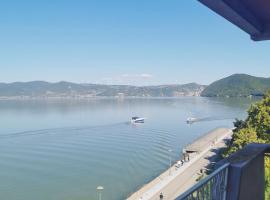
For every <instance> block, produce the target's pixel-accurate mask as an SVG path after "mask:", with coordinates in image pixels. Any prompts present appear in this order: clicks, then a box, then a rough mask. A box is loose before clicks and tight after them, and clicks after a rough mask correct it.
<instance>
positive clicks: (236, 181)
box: [219, 144, 270, 200]
mask: <svg viewBox="0 0 270 200" xmlns="http://www.w3.org/2000/svg"><path fill="white" fill-rule="evenodd" d="M269 151H270V145H268V144H249V145H247V146H246V147H244V148H243V149H242V150H240V151H238V152H236V153H235V154H233V155H232V156H230V157H229V158H227V159H225V160H224V161H222V162H221V163H219V164H224V163H229V164H230V166H229V173H228V183H227V195H226V200H254V199H256V200H264V190H265V180H264V175H265V172H264V155H265V153H266V152H269Z"/></svg>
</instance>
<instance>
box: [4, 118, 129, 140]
mask: <svg viewBox="0 0 270 200" xmlns="http://www.w3.org/2000/svg"><path fill="white" fill-rule="evenodd" d="M129 123H130V122H126V121H125V122H118V123H112V124H105V125H97V126H79V127H76V126H74V127H57V128H48V129H37V130H26V131H20V132H13V133H7V134H0V138H12V137H20V136H34V135H43V134H57V133H63V132H70V131H81V130H94V129H100V128H106V127H108V128H109V127H115V126H120V125H125V124H129Z"/></svg>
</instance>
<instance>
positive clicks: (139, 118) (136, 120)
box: [131, 117, 145, 123]
mask: <svg viewBox="0 0 270 200" xmlns="http://www.w3.org/2000/svg"><path fill="white" fill-rule="evenodd" d="M144 119H145V118H142V117H132V118H131V123H144Z"/></svg>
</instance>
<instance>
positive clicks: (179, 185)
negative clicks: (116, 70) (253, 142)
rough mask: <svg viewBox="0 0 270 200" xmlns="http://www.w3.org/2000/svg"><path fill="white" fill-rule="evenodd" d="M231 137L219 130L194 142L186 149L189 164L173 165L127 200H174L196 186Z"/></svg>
mask: <svg viewBox="0 0 270 200" xmlns="http://www.w3.org/2000/svg"><path fill="white" fill-rule="evenodd" d="M231 136H232V130H231V129H226V128H219V129H215V130H213V131H211V132H209V133H207V134H205V135H204V136H202V137H200V138H199V139H197V140H195V141H194V142H193V143H192V144H190V145H188V146H187V148H186V152H188V154H189V160H186V161H185V162H184V163H183V165H182V164H180V165H178V164H177V163H175V164H174V165H172V167H171V168H169V169H168V170H166V171H165V172H163V173H162V174H161V175H160V176H158V177H157V178H155V179H154V180H153V181H151V182H149V183H148V184H146V185H145V186H143V187H142V188H141V189H139V190H138V191H136V192H135V193H133V194H132V195H131V196H130V197H128V198H127V200H154V199H159V194H160V193H161V192H162V193H163V195H164V198H165V199H175V198H176V197H177V196H179V195H180V194H181V193H183V192H184V191H186V190H187V189H188V188H190V187H191V186H192V185H194V184H195V183H196V182H197V179H198V178H199V177H200V176H201V175H202V172H203V171H205V170H207V167H208V166H209V165H210V164H211V162H213V161H214V160H215V158H216V157H217V156H218V155H219V150H220V149H221V148H223V147H225V146H226V141H227V140H230V139H231Z"/></svg>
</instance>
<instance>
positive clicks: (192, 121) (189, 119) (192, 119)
mask: <svg viewBox="0 0 270 200" xmlns="http://www.w3.org/2000/svg"><path fill="white" fill-rule="evenodd" d="M196 120H197V119H196V118H195V117H188V118H187V124H192V123H194V122H196Z"/></svg>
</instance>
